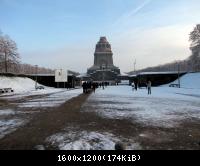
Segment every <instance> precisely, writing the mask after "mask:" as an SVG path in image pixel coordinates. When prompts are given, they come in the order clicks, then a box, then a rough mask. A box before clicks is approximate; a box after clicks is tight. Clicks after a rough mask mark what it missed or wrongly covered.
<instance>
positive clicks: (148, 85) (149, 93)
mask: <svg viewBox="0 0 200 166" xmlns="http://www.w3.org/2000/svg"><path fill="white" fill-rule="evenodd" d="M131 86H132V90H136V91H137V88H138V83H137V82H136V83H134V82H132V84H131ZM146 87H147V91H148V95H151V81H150V80H149V81H147V83H146Z"/></svg>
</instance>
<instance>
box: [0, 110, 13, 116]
mask: <svg viewBox="0 0 200 166" xmlns="http://www.w3.org/2000/svg"><path fill="white" fill-rule="evenodd" d="M14 114H15V112H14V111H13V110H11V109H6V110H0V116H3V115H14Z"/></svg>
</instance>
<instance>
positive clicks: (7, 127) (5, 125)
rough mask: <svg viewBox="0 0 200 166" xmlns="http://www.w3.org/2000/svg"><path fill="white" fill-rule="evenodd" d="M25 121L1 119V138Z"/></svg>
mask: <svg viewBox="0 0 200 166" xmlns="http://www.w3.org/2000/svg"><path fill="white" fill-rule="evenodd" d="M23 123H24V121H22V120H21V119H9V120H0V139H1V138H3V137H4V136H5V135H6V134H9V133H11V132H13V131H15V130H16V129H17V128H18V127H19V126H21V125H22V124H23Z"/></svg>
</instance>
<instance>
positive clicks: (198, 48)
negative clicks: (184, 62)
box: [189, 24, 200, 71]
mask: <svg viewBox="0 0 200 166" xmlns="http://www.w3.org/2000/svg"><path fill="white" fill-rule="evenodd" d="M189 40H190V41H191V45H190V49H191V51H192V55H191V56H190V58H189V61H190V62H191V64H192V70H193V71H200V24H197V25H196V27H195V28H194V30H193V31H192V32H191V33H190V39H189Z"/></svg>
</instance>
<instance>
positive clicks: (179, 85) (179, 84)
mask: <svg viewBox="0 0 200 166" xmlns="http://www.w3.org/2000/svg"><path fill="white" fill-rule="evenodd" d="M177 64H178V87H179V88H180V87H181V83H180V63H179V62H177Z"/></svg>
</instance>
